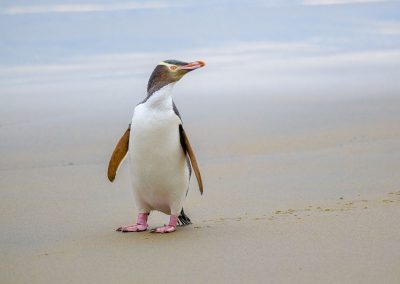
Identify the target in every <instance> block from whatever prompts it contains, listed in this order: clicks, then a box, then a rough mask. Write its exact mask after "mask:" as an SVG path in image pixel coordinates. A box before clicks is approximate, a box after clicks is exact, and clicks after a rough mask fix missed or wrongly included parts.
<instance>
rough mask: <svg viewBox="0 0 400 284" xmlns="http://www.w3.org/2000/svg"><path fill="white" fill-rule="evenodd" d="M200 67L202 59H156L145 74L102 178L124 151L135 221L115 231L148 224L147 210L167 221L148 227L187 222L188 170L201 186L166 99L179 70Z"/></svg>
mask: <svg viewBox="0 0 400 284" xmlns="http://www.w3.org/2000/svg"><path fill="white" fill-rule="evenodd" d="M204 65H205V63H204V62H203V61H194V62H191V63H186V62H182V61H178V60H165V61H162V62H160V63H159V64H158V65H157V66H156V68H155V69H154V71H153V73H152V74H151V76H150V79H149V82H148V85H147V97H146V98H145V99H144V100H143V101H142V102H141V103H139V104H138V105H137V106H136V107H135V111H134V114H133V118H132V123H131V124H130V125H129V128H128V129H127V130H126V132H125V134H124V135H123V136H122V137H121V139H120V140H119V142H118V143H117V146H116V147H115V149H114V152H113V154H112V156H111V159H110V162H109V165H108V179H109V180H110V181H113V180H114V179H115V176H116V172H117V169H118V167H119V165H120V163H121V161H122V160H123V158H124V157H125V155H126V153H127V152H129V158H130V159H129V160H130V171H131V179H132V187H133V193H134V198H135V203H136V207H137V210H138V212H139V214H138V217H137V222H136V224H133V225H128V226H123V227H119V228H118V229H117V231H121V232H141V231H145V230H147V228H148V224H147V218H148V215H149V214H150V212H151V211H152V210H157V211H161V212H163V213H165V214H168V215H170V221H169V224H168V225H165V226H163V227H160V228H156V229H154V230H152V232H156V233H170V232H173V231H175V230H176V226H177V224H178V223H180V224H181V225H187V224H191V221H190V219H189V218H188V217H187V216H186V214H185V213H184V211H183V207H182V205H183V202H184V200H185V198H186V195H187V191H188V189H189V180H190V176H191V168H193V171H194V173H195V175H196V178H197V182H198V185H199V190H200V192H201V193H203V184H202V180H201V175H200V170H199V167H198V165H197V161H196V157H195V155H194V152H193V149H192V147H191V146H190V143H189V139H188V137H187V135H186V133H185V130H184V129H183V126H182V120H181V117H180V115H179V112H178V109H177V108H176V106H175V104H174V101H173V100H172V97H171V92H172V88H173V86H174V85H175V83H176V82H177V81H179V80H180V79H181V78H182V77H183V76H184V75H185V74H187V73H188V72H190V71H193V70H195V69H198V68H201V67H203V66H204Z"/></svg>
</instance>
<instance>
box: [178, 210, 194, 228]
mask: <svg viewBox="0 0 400 284" xmlns="http://www.w3.org/2000/svg"><path fill="white" fill-rule="evenodd" d="M178 224H179V226H186V225H190V224H192V221H190V219H189V217H188V216H187V215H186V214H185V212H184V211H183V208H182V211H181V214H180V215H179V216H178Z"/></svg>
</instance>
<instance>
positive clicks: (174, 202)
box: [129, 105, 189, 215]
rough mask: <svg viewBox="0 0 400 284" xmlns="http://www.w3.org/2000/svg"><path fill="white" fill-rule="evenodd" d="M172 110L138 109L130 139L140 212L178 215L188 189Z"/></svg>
mask: <svg viewBox="0 0 400 284" xmlns="http://www.w3.org/2000/svg"><path fill="white" fill-rule="evenodd" d="M180 123H181V122H180V119H179V118H178V117H177V116H176V115H175V113H174V112H173V110H172V109H171V110H169V111H168V110H163V111H155V110H153V109H149V108H148V107H146V106H145V105H139V106H137V107H136V109H135V114H134V116H133V118H132V126H131V134H130V135H131V136H130V140H129V157H130V167H131V178H132V185H133V191H134V195H135V199H136V204H137V207H138V210H140V211H145V212H147V211H151V210H159V211H162V212H164V213H166V214H174V215H179V213H180V210H181V209H182V203H183V201H184V199H185V196H186V192H187V189H188V186H189V169H188V167H187V164H186V159H185V154H184V152H183V150H182V147H181V144H180V138H179V124H180Z"/></svg>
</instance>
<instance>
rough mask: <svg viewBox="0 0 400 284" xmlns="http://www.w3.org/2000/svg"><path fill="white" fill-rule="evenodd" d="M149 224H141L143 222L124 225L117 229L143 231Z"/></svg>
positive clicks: (125, 231) (127, 231)
mask: <svg viewBox="0 0 400 284" xmlns="http://www.w3.org/2000/svg"><path fill="white" fill-rule="evenodd" d="M147 227H148V225H147V224H146V225H141V224H134V225H129V226H124V227H119V228H118V229H117V231H119V232H123V233H130V232H143V231H146V230H147Z"/></svg>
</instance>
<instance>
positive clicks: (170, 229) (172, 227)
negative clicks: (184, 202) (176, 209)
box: [151, 215, 178, 234]
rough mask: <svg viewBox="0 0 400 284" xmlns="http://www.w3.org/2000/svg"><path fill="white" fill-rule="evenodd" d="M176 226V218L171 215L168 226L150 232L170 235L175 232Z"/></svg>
mask: <svg viewBox="0 0 400 284" xmlns="http://www.w3.org/2000/svg"><path fill="white" fill-rule="evenodd" d="M177 224H178V216H175V215H171V217H170V218H169V224H168V225H164V226H163V227H159V228H156V229H154V230H151V232H152V233H160V234H165V233H172V232H174V231H175V230H176V225H177Z"/></svg>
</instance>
